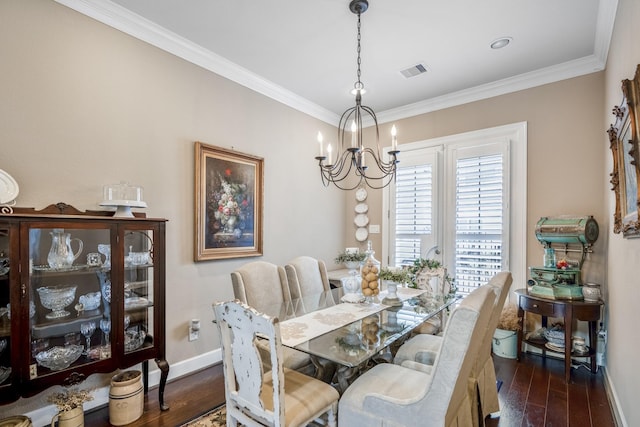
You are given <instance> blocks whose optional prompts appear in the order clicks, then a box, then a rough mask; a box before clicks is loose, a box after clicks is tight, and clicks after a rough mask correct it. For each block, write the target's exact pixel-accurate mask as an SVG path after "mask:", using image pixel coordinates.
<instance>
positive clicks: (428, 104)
mask: <svg viewBox="0 0 640 427" xmlns="http://www.w3.org/2000/svg"><path fill="white" fill-rule="evenodd" d="M55 1H56V2H57V3H60V4H62V5H64V6H67V7H69V8H71V9H73V10H75V11H77V12H79V13H82V14H83V15H86V16H88V17H91V18H93V19H95V20H97V21H99V22H101V23H103V24H105V25H108V26H110V27H113V28H115V29H117V30H120V31H122V32H124V33H126V34H128V35H130V36H132V37H135V38H137V39H139V40H142V41H144V42H146V43H149V44H151V45H153V46H155V47H157V48H159V49H162V50H164V51H166V52H169V53H171V54H173V55H175V56H177V57H179V58H182V59H184V60H185V61H188V62H191V63H193V64H196V65H198V66H200V67H202V68H204V69H206V70H209V71H211V72H213V73H216V74H218V75H220V76H222V77H225V78H227V79H229V80H231V81H233V82H235V83H237V84H239V85H242V86H244V87H247V88H248V89H251V90H253V91H255V92H258V93H260V94H262V95H264V96H266V97H269V98H271V99H274V100H276V101H278V102H281V103H282V104H284V105H287V106H289V107H291V108H293V109H295V110H298V111H300V112H303V113H305V114H308V115H309V116H311V117H315V118H316V119H319V120H322V121H324V122H326V123H328V124H331V125H334V126H338V122H339V116H338V115H337V114H335V113H333V112H332V111H329V110H327V109H325V108H323V107H321V106H319V105H317V104H315V103H313V102H311V101H309V100H307V99H305V98H303V97H301V96H299V95H297V94H295V93H293V92H291V91H289V90H286V89H284V88H283V87H281V86H279V85H276V84H275V83H273V82H271V81H269V80H266V79H264V78H263V77H261V76H259V75H257V74H255V73H252V72H250V71H249V70H247V69H245V68H243V67H240V66H239V65H237V64H235V63H233V62H231V61H229V60H227V59H225V58H223V57H221V56H219V55H217V54H215V53H213V52H211V51H208V50H207V49H205V48H203V47H202V46H199V45H197V44H195V43H193V42H191V41H189V40H187V39H185V38H183V37H181V36H179V35H177V34H175V33H173V32H171V31H168V30H167V29H165V28H163V27H161V26H159V25H157V24H155V23H153V22H151V21H149V20H147V19H145V18H143V17H141V16H139V15H137V14H135V13H133V12H131V11H129V10H128V9H125V8H123V7H122V6H120V5H118V4H116V3H113V2H111V1H109V0H55ZM617 6H618V0H602V1H601V2H600V6H599V10H598V19H597V23H596V37H595V40H594V54H593V55H590V56H586V57H584V58H580V59H577V60H574V61H568V62H565V63H563V64H558V65H554V66H551V67H547V68H542V69H540V70H536V71H532V72H529V73H525V74H521V75H518V76H513V77H509V78H506V79H502V80H499V81H495V82H492V83H488V84H484V85H480V86H476V87H472V88H468V89H465V90H462V91H458V92H454V93H450V94H446V95H442V96H439V97H436V98H431V99H426V100H424V101H419V102H416V103H412V104H408V105H405V106H402V107H398V108H393V109H390V110H386V111H382V112H379V113H377V117H378V123H385V122H389V121H393V120H399V119H404V118H408V117H413V116H416V115H419V114H425V113H429V112H431V111H436V110H441V109H443V108H449V107H454V106H457V105H462V104H466V103H469V102H474V101H479V100H482V99H487V98H492V97H495V96H499V95H504V94H507V93H511V92H516V91H520V90H524V89H530V88H532V87H536V86H540V85H544V84H548V83H553V82H557V81H560V80H564V79H569V78H573V77H578V76H582V75H585V74H590V73H594V72H598V71H602V70H603V69H604V68H605V65H606V61H607V54H608V51H609V45H610V42H611V35H612V33H613V26H614V23H615V15H616V10H617ZM363 124H364V125H365V126H368V125H371V123H363Z"/></svg>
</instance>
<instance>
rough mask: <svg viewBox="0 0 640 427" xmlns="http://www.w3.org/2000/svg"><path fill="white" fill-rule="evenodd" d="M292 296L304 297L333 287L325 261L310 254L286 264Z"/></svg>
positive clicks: (294, 297)
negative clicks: (330, 283)
mask: <svg viewBox="0 0 640 427" xmlns="http://www.w3.org/2000/svg"><path fill="white" fill-rule="evenodd" d="M284 269H285V272H286V273H287V282H288V283H289V292H290V294H291V298H293V299H296V298H302V297H303V296H305V295H309V294H319V293H320V292H323V291H328V290H329V289H331V286H330V285H329V277H328V276H327V267H326V265H325V263H324V261H322V260H319V259H315V258H312V257H309V256H299V257H297V258H294V259H292V260H291V261H289V263H288V264H287V265H285V266H284Z"/></svg>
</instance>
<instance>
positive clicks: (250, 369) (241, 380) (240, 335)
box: [213, 300, 285, 426]
mask: <svg viewBox="0 0 640 427" xmlns="http://www.w3.org/2000/svg"><path fill="white" fill-rule="evenodd" d="M213 308H214V311H215V315H216V324H217V325H218V329H219V331H220V339H221V348H222V355H223V356H222V362H223V369H224V384H225V392H226V399H227V412H228V413H229V414H230V415H233V418H234V419H236V420H237V419H241V420H243V421H242V423H243V424H249V425H263V424H264V425H274V426H283V425H284V421H285V416H284V404H283V403H284V374H283V368H282V347H281V338H280V324H279V323H278V319H276V318H271V317H269V316H266V315H264V314H260V313H259V312H257V311H256V310H254V309H253V308H251V307H249V306H247V305H246V304H243V303H242V302H241V301H238V300H236V301H230V302H221V303H216V304H214V307H213ZM258 335H259V336H260V338H265V339H266V340H268V342H269V349H270V351H269V354H270V357H271V360H270V362H271V363H270V365H271V366H273V367H275V369H271V372H270V373H269V375H271V381H272V384H273V389H272V391H273V392H271V390H265V389H264V386H263V385H264V383H265V381H264V380H265V379H264V371H263V365H262V361H261V359H260V352H259V351H258V348H257V345H256V341H257V336H258ZM267 398H269V399H272V401H270V402H265V401H263V399H267ZM247 417H248V419H247Z"/></svg>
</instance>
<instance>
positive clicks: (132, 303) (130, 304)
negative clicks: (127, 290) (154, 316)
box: [124, 297, 149, 308]
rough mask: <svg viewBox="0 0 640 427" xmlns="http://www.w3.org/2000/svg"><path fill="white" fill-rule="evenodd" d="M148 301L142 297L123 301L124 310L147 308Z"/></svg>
mask: <svg viewBox="0 0 640 427" xmlns="http://www.w3.org/2000/svg"><path fill="white" fill-rule="evenodd" d="M148 305H149V300H148V299H146V298H142V297H130V298H125V299H124V308H141V307H147V306H148Z"/></svg>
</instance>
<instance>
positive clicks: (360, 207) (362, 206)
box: [355, 203, 369, 214]
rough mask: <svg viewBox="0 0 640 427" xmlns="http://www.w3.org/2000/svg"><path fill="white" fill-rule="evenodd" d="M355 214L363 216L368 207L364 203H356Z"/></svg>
mask: <svg viewBox="0 0 640 427" xmlns="http://www.w3.org/2000/svg"><path fill="white" fill-rule="evenodd" d="M355 211H356V213H359V214H364V213H367V212H368V211H369V205H367V204H366V203H358V204H357V205H356V208H355Z"/></svg>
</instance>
